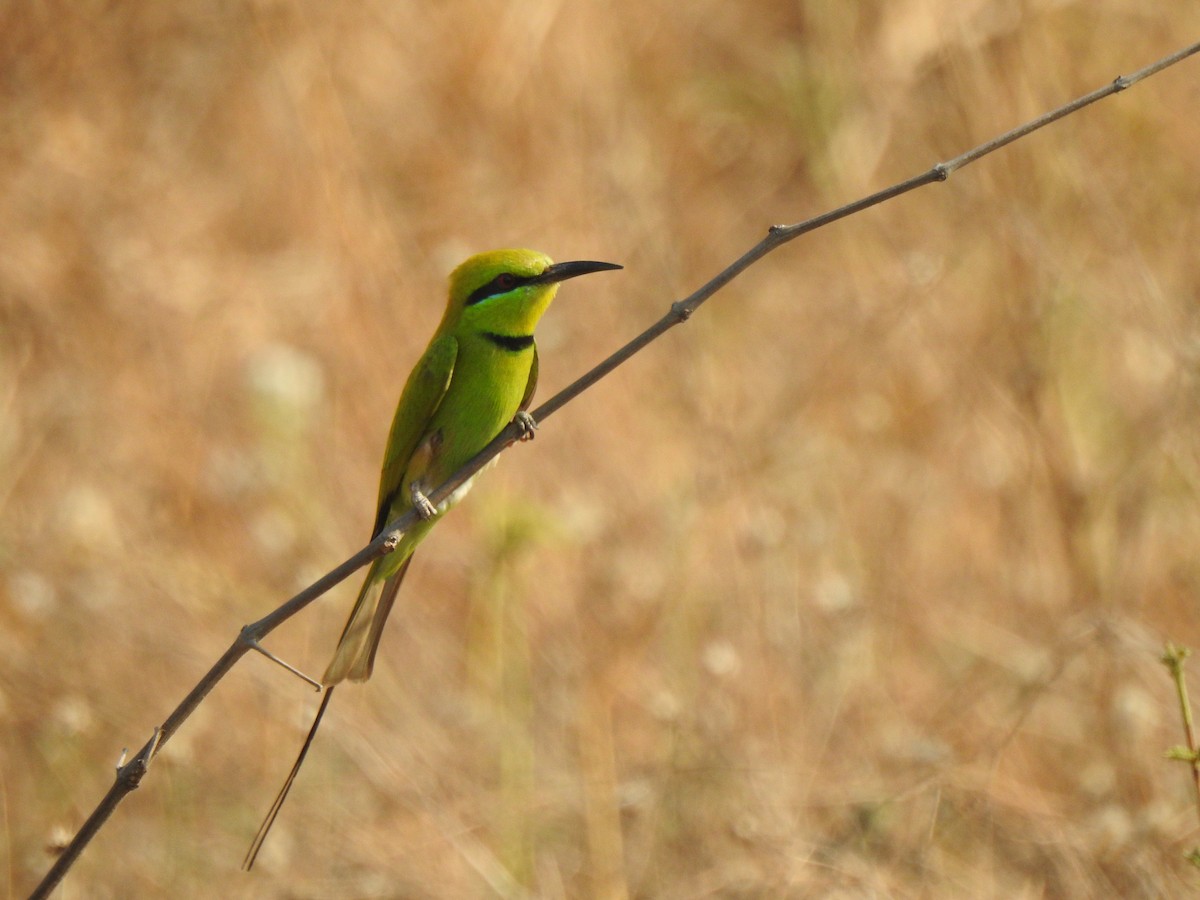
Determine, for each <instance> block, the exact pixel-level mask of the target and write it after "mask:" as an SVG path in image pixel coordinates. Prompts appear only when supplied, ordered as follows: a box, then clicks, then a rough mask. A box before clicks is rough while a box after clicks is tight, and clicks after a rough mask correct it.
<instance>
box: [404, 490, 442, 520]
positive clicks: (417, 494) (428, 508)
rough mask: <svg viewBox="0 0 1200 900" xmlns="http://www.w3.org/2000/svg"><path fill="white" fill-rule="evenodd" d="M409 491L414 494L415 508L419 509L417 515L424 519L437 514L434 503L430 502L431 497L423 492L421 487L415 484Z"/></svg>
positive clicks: (413, 503)
mask: <svg viewBox="0 0 1200 900" xmlns="http://www.w3.org/2000/svg"><path fill="white" fill-rule="evenodd" d="M409 493H410V494H411V495H412V505H413V509H415V510H416V511H417V515H418V516H420V517H421V519H422V520H429V519H432V518H433V517H434V516H436V515H437V510H436V509H434V508H433V504H432V503H430V502H429V498H428V497H426V496H425V494H424V493H422V491H421V489H420V488H419V487H417V486H416V485H415V484H414V485H413V486H412V487H411V488H410V489H409Z"/></svg>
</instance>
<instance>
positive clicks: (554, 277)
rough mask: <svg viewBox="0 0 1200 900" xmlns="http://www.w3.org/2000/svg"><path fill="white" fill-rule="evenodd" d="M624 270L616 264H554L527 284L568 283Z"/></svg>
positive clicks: (588, 261) (585, 262)
mask: <svg viewBox="0 0 1200 900" xmlns="http://www.w3.org/2000/svg"><path fill="white" fill-rule="evenodd" d="M622 268H624V266H618V265H617V264H616V263H606V262H592V261H591V260H579V261H577V262H561V263H554V265H552V266H547V267H546V271H545V272H543V273H542V274H541V275H537V276H535V277H533V278H531V279H529V281H527V282H526V284H553V283H554V282H556V281H566V280H567V279H568V278H574V277H575V276H577V275H588V274H591V273H592V272H606V271H608V270H609V269H622Z"/></svg>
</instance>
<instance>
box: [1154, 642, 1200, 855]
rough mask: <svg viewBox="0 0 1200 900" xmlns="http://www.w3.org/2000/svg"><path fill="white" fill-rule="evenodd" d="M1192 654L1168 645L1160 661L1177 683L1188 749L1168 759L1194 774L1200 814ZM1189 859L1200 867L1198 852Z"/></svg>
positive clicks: (1199, 759)
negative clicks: (1190, 677)
mask: <svg viewBox="0 0 1200 900" xmlns="http://www.w3.org/2000/svg"><path fill="white" fill-rule="evenodd" d="M1190 654H1191V651H1190V650H1189V649H1188V648H1187V647H1176V646H1175V645H1174V644H1167V646H1166V647H1165V648H1163V654H1162V656H1161V657H1160V660H1161V661H1162V664H1163V665H1164V666H1166V667H1167V671H1168V672H1170V673H1171V680H1172V681H1173V682H1175V696H1176V697H1177V698H1178V700H1179V715H1180V718H1181V719H1182V720H1183V736H1184V740H1186V741H1187V746H1186V747H1172V748H1171V749H1170V750H1168V751H1167V758H1168V759H1177V760H1180V761H1181V762H1186V763H1187V764H1188V767H1189V768H1190V769H1191V774H1192V788H1193V789H1194V791H1195V795H1196V811H1197V812H1198V813H1200V746H1198V745H1197V743H1196V726H1195V723H1194V721H1193V719H1192V704H1191V701H1190V700H1188V689H1187V674H1186V671H1185V661H1186V660H1187V658H1188V656H1189V655H1190ZM1188 859H1189V860H1191V862H1192V863H1193V864H1197V865H1200V854H1198V851H1197V850H1192V852H1191V853H1190V854H1188Z"/></svg>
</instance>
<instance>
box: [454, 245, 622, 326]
mask: <svg viewBox="0 0 1200 900" xmlns="http://www.w3.org/2000/svg"><path fill="white" fill-rule="evenodd" d="M619 268H621V267H620V266H618V265H615V264H613V263H605V262H591V261H578V262H564V263H556V262H554V261H553V260H551V259H550V257H548V256H546V254H544V253H538V252H537V251H536V250H492V251H491V252H488V253H480V254H478V255H476V256H472V257H471V258H470V259H468V260H467V261H466V262H464V263H463V264H462V265H460V266H459V267H458V268H457V269H455V270H454V271H453V272H452V273H451V275H450V302H449V304H448V305H447V308H446V316H447V319H450V318H451V317H452V318H453V319H455V320H456V321H462V322H466V323H470V324H472V325H476V326H478V327H479V328H482V329H486V330H488V331H493V332H496V333H499V334H512V335H526V334H533V330H534V328H535V327H537V323H538V320H539V319H540V318H541V317H542V313H544V312H545V311H546V308H547V307H548V306H549V305H550V301H551V300H553V299H554V295H555V294H556V293H557V292H558V285H559V283H560V282H562V281H566V280H567V279H568V278H574V277H576V276H577V275H587V274H588V273H590V272H603V271H605V270H606V269H619Z"/></svg>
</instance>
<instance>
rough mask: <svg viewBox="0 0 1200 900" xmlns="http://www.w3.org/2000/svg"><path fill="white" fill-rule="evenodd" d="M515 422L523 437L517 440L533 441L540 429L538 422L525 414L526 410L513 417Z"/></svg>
mask: <svg viewBox="0 0 1200 900" xmlns="http://www.w3.org/2000/svg"><path fill="white" fill-rule="evenodd" d="M513 421H514V422H516V423H517V428H519V429H520V430H521V436H520V437H519V438H517V440H519V441H532V440H533V437H534V434H535V433H536V432H537V428H538V423H537V420H536V419H534V418H533V416H531V415H530V414H529V413H527V412H525V410H521V411H520V412H519V413H517V414H516V415H515V416H513Z"/></svg>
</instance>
